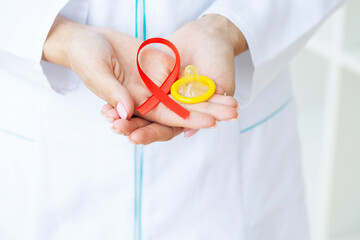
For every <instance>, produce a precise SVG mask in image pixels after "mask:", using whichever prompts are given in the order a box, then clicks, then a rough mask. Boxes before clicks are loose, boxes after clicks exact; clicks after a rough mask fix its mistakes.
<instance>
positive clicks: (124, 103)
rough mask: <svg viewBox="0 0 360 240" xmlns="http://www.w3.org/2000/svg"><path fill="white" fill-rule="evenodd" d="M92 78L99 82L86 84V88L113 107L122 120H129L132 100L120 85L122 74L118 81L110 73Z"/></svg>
mask: <svg viewBox="0 0 360 240" xmlns="http://www.w3.org/2000/svg"><path fill="white" fill-rule="evenodd" d="M94 77H95V78H97V79H101V81H99V80H97V81H92V82H91V83H88V84H87V86H88V88H89V89H90V90H91V91H93V92H94V93H95V94H96V95H98V96H99V97H101V98H102V99H104V100H105V101H106V102H108V103H109V104H110V105H111V106H113V107H115V108H116V110H117V112H118V114H119V116H120V117H121V118H122V119H130V118H131V116H132V115H133V113H134V100H133V98H132V96H131V94H130V93H129V92H128V90H127V89H126V88H125V87H124V86H122V84H121V82H123V78H124V74H120V75H119V78H118V79H117V78H115V76H114V75H113V74H111V73H102V74H99V75H97V76H94Z"/></svg>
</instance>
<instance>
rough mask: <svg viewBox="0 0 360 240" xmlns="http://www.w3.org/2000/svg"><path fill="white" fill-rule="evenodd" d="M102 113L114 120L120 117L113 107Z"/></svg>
mask: <svg viewBox="0 0 360 240" xmlns="http://www.w3.org/2000/svg"><path fill="white" fill-rule="evenodd" d="M104 115H105V117H108V118H112V119H114V120H116V119H120V116H119V113H118V111H117V110H116V109H115V108H113V107H111V109H109V110H108V111H107V112H106V113H105V114H104Z"/></svg>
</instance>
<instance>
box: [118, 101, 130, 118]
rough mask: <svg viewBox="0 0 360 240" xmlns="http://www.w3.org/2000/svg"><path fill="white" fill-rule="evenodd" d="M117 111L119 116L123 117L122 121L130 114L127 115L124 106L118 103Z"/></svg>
mask: <svg viewBox="0 0 360 240" xmlns="http://www.w3.org/2000/svg"><path fill="white" fill-rule="evenodd" d="M116 110H117V111H118V114H119V116H120V117H121V119H127V117H128V113H127V111H126V109H125V107H124V105H123V104H122V103H121V102H118V104H117V106H116Z"/></svg>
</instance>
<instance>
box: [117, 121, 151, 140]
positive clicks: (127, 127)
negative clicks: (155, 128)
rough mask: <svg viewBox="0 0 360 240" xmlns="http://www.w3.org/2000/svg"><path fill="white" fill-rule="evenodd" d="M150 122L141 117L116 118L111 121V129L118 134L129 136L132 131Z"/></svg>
mask: <svg viewBox="0 0 360 240" xmlns="http://www.w3.org/2000/svg"><path fill="white" fill-rule="evenodd" d="M149 124H151V122H149V121H147V120H145V119H142V118H138V117H135V118H131V119H130V120H126V119H118V120H116V121H114V123H113V126H112V128H113V131H114V132H116V133H118V134H123V135H125V136H129V135H130V134H131V133H132V132H133V131H135V130H137V129H139V128H142V127H145V126H147V125H149Z"/></svg>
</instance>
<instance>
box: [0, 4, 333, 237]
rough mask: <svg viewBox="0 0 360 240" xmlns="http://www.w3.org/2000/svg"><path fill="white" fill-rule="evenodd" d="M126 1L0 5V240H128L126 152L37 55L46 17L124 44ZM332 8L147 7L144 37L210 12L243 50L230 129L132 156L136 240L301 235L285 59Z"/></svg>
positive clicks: (131, 9)
mask: <svg viewBox="0 0 360 240" xmlns="http://www.w3.org/2000/svg"><path fill="white" fill-rule="evenodd" d="M135 2H136V1H135V0H134V1H130V0H123V1H120V0H119V1H116V0H92V1H89V0H73V1H70V2H69V1H68V0H32V1H29V0H12V1H6V2H5V1H4V0H3V1H2V2H0V33H1V38H0V69H1V71H2V73H3V75H2V77H1V78H0V89H1V94H0V95H1V96H2V98H1V99H0V100H2V101H1V102H0V109H1V110H2V112H1V116H2V117H1V120H0V130H1V131H2V134H3V136H5V135H6V134H8V135H9V140H8V141H6V142H4V144H5V143H6V144H8V145H7V146H8V151H9V152H10V153H11V154H12V159H5V158H3V159H0V169H1V170H0V171H1V172H0V173H1V174H0V180H1V181H0V239H2V240H8V239H26V240H27V239H34V240H35V239H36V240H50V239H51V240H60V239H62V240H63V239H69V240H70V239H71V240H72V239H122V240H130V239H133V234H134V199H135V196H134V168H135V167H134V147H133V145H132V144H131V143H129V142H128V140H127V138H126V137H122V136H118V135H115V134H113V133H112V132H111V131H109V128H108V124H107V123H106V122H105V121H104V120H103V119H102V117H101V116H100V114H99V110H100V108H101V106H102V104H103V101H101V100H100V99H98V98H97V97H96V96H94V95H93V94H92V93H91V92H89V91H88V90H87V89H86V88H85V87H84V85H83V84H82V83H81V81H80V79H79V78H78V77H77V76H76V75H75V74H74V73H73V72H71V71H70V70H68V69H65V68H62V67H59V66H56V65H53V64H50V63H46V62H41V65H40V60H41V55H42V46H43V43H44V41H45V39H46V36H47V34H48V31H49V29H50V28H51V25H52V22H53V20H54V19H55V17H56V15H57V14H58V13H59V12H61V14H63V15H65V16H66V17H68V18H71V19H73V20H76V21H79V22H82V23H87V24H89V25H98V26H106V27H110V28H113V29H116V30H119V31H121V32H125V33H127V34H130V35H134V32H135ZM339 2H340V1H338V0H316V1H313V0H292V1H285V0H273V1H270V0H253V1H242V0H236V1H235V0H217V1H209V0H200V1H191V0H182V1H170V0H154V1H146V7H145V9H146V10H145V11H146V21H147V22H146V26H147V28H146V33H147V37H148V38H149V37H155V36H159V37H167V36H169V35H170V34H171V33H172V32H174V31H175V30H176V29H178V28H179V27H180V26H182V25H183V24H184V23H186V22H188V21H191V20H194V19H196V18H198V17H200V16H202V15H204V14H210V13H216V14H221V15H224V16H226V17H227V18H229V19H230V20H231V21H232V22H233V23H234V24H235V25H236V26H237V27H238V28H239V29H240V30H241V31H242V32H243V34H244V35H245V37H246V39H247V42H248V45H249V49H250V50H249V51H248V52H245V53H243V54H241V55H240V56H238V57H236V59H235V62H236V83H237V90H236V93H235V96H236V98H237V99H238V101H239V103H240V105H241V108H240V114H241V116H242V118H241V119H240V120H239V121H236V122H222V123H220V125H219V126H218V128H217V129H213V130H202V131H200V132H199V133H198V134H196V135H195V136H194V137H192V138H190V139H185V138H183V137H182V136H178V137H176V138H175V139H173V140H171V141H169V142H163V143H154V144H151V145H149V146H145V147H144V153H143V161H144V166H143V175H142V177H143V186H142V202H141V207H142V212H141V219H142V220H141V224H142V227H141V233H142V239H144V240H169V239H171V240H180V239H181V240H183V239H188V240H205V239H206V240H224V239H225V240H235V239H236V240H239V239H243V240H289V239H291V240H306V239H308V238H309V230H308V226H307V217H306V208H305V202H304V201H305V200H304V189H303V182H302V173H301V164H300V152H299V142H298V134H297V128H296V120H295V104H294V101H293V99H292V93H291V84H290V77H289V73H288V70H287V64H288V62H289V60H290V59H291V57H292V56H293V55H294V54H295V53H296V52H297V51H298V50H299V49H300V48H301V47H302V46H303V45H304V44H305V42H306V40H307V39H308V38H309V37H310V36H311V34H312V33H313V32H314V31H315V29H316V27H317V26H318V25H319V24H320V23H321V21H322V20H323V19H324V18H325V17H326V16H327V15H329V14H330V13H331V12H332V11H333V10H334V9H335V8H336V7H338V6H339ZM138 7H139V18H142V11H141V9H142V8H141V1H139V6H138ZM141 22H142V21H138V24H139V25H138V27H139V29H141V28H142V24H141ZM141 32H142V31H140V37H141ZM5 73H6V74H5ZM19 92H20V93H21V94H20V93H19ZM14 94H15V95H14ZM14 96H15V97H14ZM24 96H26V99H24V98H25V97H24ZM19 99H20V100H19ZM27 106H36V107H35V108H34V107H33V108H32V111H31V112H29V111H28V109H27ZM14 112H18V113H20V114H18V115H17V116H18V117H17V118H15V117H13V116H14V114H13V113H14ZM29 119H32V121H30V120H29ZM29 122H31V126H29V125H30V124H29ZM27 124H28V125H27ZM14 126H15V127H14ZM29 129H31V133H29ZM1 131H0V132H1ZM13 138H18V139H20V140H21V141H25V142H27V143H29V144H30V143H31V146H36V151H33V157H31V156H30V155H29V156H28V158H26V159H24V158H21V157H16V156H19V154H18V153H17V151H16V150H18V151H20V152H21V151H23V150H24V148H23V147H22V146H25V144H24V145H21V144H19V143H18V142H16V143H14V144H12V143H11V141H12V140H11V139H13ZM20 140H19V141H20ZM15 145H16V146H15ZM2 146H4V145H2ZM2 146H0V149H1V147H2ZM27 146H28V145H27ZM29 148H32V149H33V147H29ZM9 149H10V150H9ZM0 156H1V155H0ZM2 213H3V214H2Z"/></svg>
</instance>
